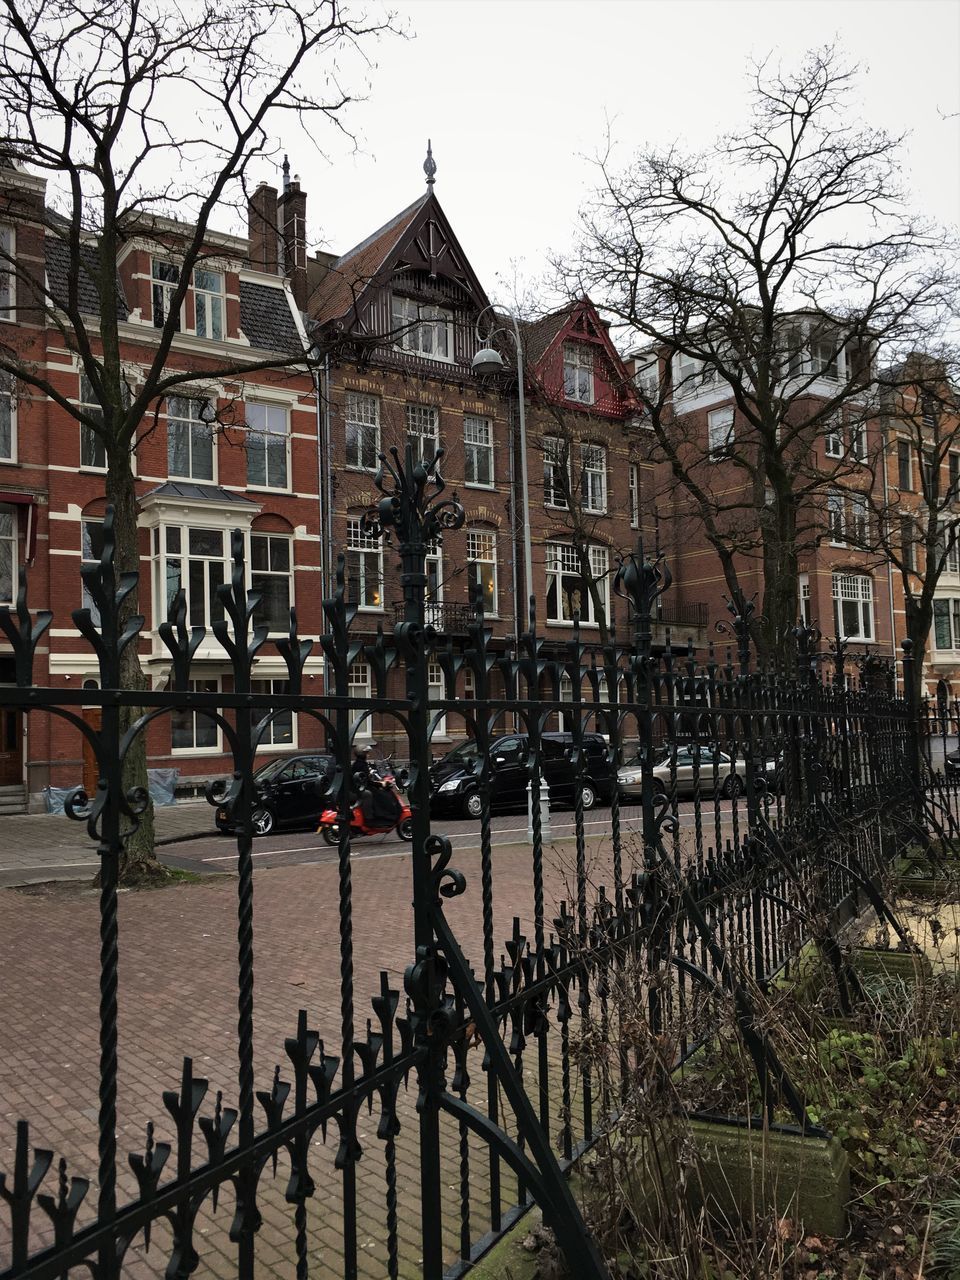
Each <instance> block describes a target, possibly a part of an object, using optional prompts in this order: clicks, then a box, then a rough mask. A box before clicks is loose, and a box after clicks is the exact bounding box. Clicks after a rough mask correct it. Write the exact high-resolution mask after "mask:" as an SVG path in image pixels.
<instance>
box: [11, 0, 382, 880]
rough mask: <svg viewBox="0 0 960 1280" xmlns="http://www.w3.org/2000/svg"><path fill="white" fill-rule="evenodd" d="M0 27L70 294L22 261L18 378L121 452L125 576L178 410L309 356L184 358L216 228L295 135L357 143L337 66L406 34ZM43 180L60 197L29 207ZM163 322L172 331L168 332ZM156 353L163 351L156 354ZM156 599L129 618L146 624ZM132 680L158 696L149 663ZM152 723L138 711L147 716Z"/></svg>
mask: <svg viewBox="0 0 960 1280" xmlns="http://www.w3.org/2000/svg"><path fill="white" fill-rule="evenodd" d="M2 15H3V16H2V25H0V115H2V119H3V124H2V134H0V176H2V177H3V178H4V180H5V181H4V184H3V185H4V186H5V187H6V188H7V194H6V195H5V196H4V197H3V204H2V207H0V213H2V216H3V219H4V220H5V221H7V222H13V223H14V224H15V225H19V226H22V227H23V228H24V229H27V228H29V227H37V226H39V227H42V230H43V234H44V235H45V237H46V238H47V240H48V241H54V242H55V243H56V245H57V247H58V250H59V259H60V261H61V263H62V271H61V272H59V273H57V274H56V276H55V278H54V277H53V276H52V275H51V276H48V274H47V273H46V272H45V270H44V264H43V263H42V262H36V261H32V260H31V259H30V258H29V257H27V256H26V255H25V254H16V255H15V256H14V257H11V256H10V255H9V254H8V255H7V259H6V261H5V262H4V263H2V264H0V265H2V266H3V268H4V269H5V270H6V271H7V272H10V273H13V274H14V275H15V276H16V289H17V317H18V319H19V320H21V321H22V322H24V323H22V324H20V325H18V326H16V327H11V326H5V327H4V332H3V335H2V339H0V374H3V375H5V376H6V377H7V378H8V379H9V380H12V382H13V383H14V384H15V385H16V386H17V387H18V388H19V389H21V390H23V391H25V392H29V393H32V394H37V393H39V394H40V395H42V396H44V397H46V398H47V399H48V400H50V401H52V402H53V403H55V404H56V405H58V406H59V408H60V409H61V410H63V411H64V412H66V413H67V414H69V415H70V416H71V417H73V418H74V419H75V420H76V421H77V422H78V423H80V424H81V425H82V427H83V428H85V429H86V430H87V431H88V432H90V433H92V434H93V435H94V436H95V437H96V438H97V439H98V440H99V441H100V442H101V443H102V446H103V451H104V454H105V461H106V496H107V498H108V500H109V501H110V502H111V503H112V504H113V507H114V509H115V527H116V531H117V557H116V561H117V568H118V569H119V570H120V571H121V572H124V571H129V570H135V569H138V568H139V564H138V554H137V509H136V495H135V487H134V477H133V469H132V465H131V463H132V457H133V453H134V451H135V449H136V446H137V443H138V440H139V439H141V438H142V436H143V434H144V432H145V431H149V430H150V429H151V427H152V426H153V424H154V423H155V422H156V417H157V414H158V413H159V409H160V404H161V401H162V399H163V398H164V397H165V396H167V395H169V394H171V393H174V392H177V391H182V390H184V389H188V388H189V387H190V386H191V384H194V385H196V382H197V379H198V378H199V377H200V376H201V367H202V378H203V379H204V380H216V379H221V378H225V379H232V380H234V381H235V382H237V381H238V380H242V379H243V378H244V377H245V376H251V375H255V374H257V373H260V372H262V371H263V370H266V369H278V368H280V369H282V368H284V367H291V368H292V367H300V368H303V367H304V366H305V364H306V362H307V359H308V356H307V353H306V351H304V350H302V349H301V350H294V351H289V352H287V353H284V354H282V355H276V354H272V353H271V354H269V355H264V354H261V353H257V355H256V357H255V356H254V355H253V353H251V357H250V358H244V357H243V355H242V353H237V352H236V351H233V350H231V351H230V352H224V353H223V354H222V356H216V355H214V356H211V354H210V352H209V351H207V352H205V353H204V358H203V360H202V365H201V362H200V361H199V360H198V362H197V364H196V365H193V364H192V362H191V358H190V356H189V355H188V354H185V353H183V352H182V351H179V350H178V351H177V353H176V354H177V358H176V360H175V361H173V362H171V361H170V356H171V352H172V350H173V347H174V340H175V338H176V335H177V332H178V329H179V317H180V310H181V306H182V304H183V302H184V298H185V296H186V293H187V290H188V288H189V286H190V284H191V281H192V279H193V273H194V270H195V268H197V267H198V266H202V265H203V263H204V262H205V261H206V260H207V259H208V258H209V256H210V254H211V252H215V250H212V249H211V239H212V235H211V233H212V232H213V230H214V228H213V219H214V217H215V216H216V215H217V213H218V211H220V210H222V209H223V207H224V206H225V205H228V204H229V203H231V202H236V203H237V204H239V203H240V202H241V201H243V202H244V203H245V196H246V186H247V176H248V174H249V173H250V172H251V170H252V168H253V167H254V166H255V165H256V164H257V163H259V162H261V161H262V160H263V159H264V158H266V157H269V156H272V155H274V154H275V152H276V150H277V146H276V141H275V138H274V136H273V134H272V132H271V131H272V129H273V128H274V127H275V126H276V125H277V123H279V122H280V121H283V120H286V121H287V122H288V123H289V125H291V126H292V125H294V124H297V125H299V126H302V127H303V128H304V130H305V131H306V132H307V133H308V134H310V132H311V130H313V129H314V128H315V126H316V125H318V124H321V123H322V124H327V125H331V126H333V127H335V128H341V129H342V128H343V127H344V126H343V124H342V112H343V110H344V108H345V107H346V106H347V104H348V103H349V101H350V97H349V95H348V93H347V92H346V91H345V90H343V89H341V88H340V86H339V85H338V82H337V59H338V58H339V57H341V56H342V54H343V53H344V51H345V50H347V49H349V48H351V47H352V46H354V45H358V44H363V43H364V42H365V41H366V40H367V38H369V37H375V36H376V34H377V32H379V31H382V30H384V29H385V27H386V25H387V24H386V23H384V22H368V21H367V20H366V19H364V18H360V19H358V20H353V19H352V18H351V17H350V16H349V15H348V14H347V12H346V11H345V10H343V9H342V8H341V6H340V5H339V3H338V0H307V2H306V3H301V0H271V3H270V4H263V3H253V4H248V5H244V6H241V7H236V6H231V5H226V6H224V5H218V4H215V3H213V2H212V0H200V3H198V4H191V5H187V6H169V5H164V4H162V3H157V2H153V3H142V2H141V0H105V2H104V0H97V2H96V3H94V0H75V2H74V3H71V4H70V5H69V6H63V5H60V4H57V3H54V0H4V3H3V8H2ZM29 172H33V173H39V174H40V175H42V176H43V177H45V178H46V179H47V180H48V182H49V185H50V188H51V193H52V197H53V198H52V200H51V201H48V202H47V203H46V204H45V203H44V202H43V201H42V200H37V199H36V198H34V199H30V198H29V190H28V188H29V183H28V182H25V181H24V179H25V176H26V175H27V174H28V173H29ZM138 237H146V238H148V239H149V240H150V241H151V242H152V243H157V242H159V243H161V244H163V245H165V246H166V247H167V248H168V249H169V251H170V253H171V255H172V256H173V255H175V260H176V264H177V268H178V270H177V272H176V279H175V280H172V281H171V284H172V288H170V290H169V297H168V298H167V300H166V301H167V305H166V308H165V314H164V316H163V318H162V322H160V323H155V327H154V328H153V329H152V330H151V331H150V337H151V340H152V345H150V347H149V351H148V354H146V355H145V357H144V358H143V359H142V360H141V361H140V362H139V367H138V369H137V370H136V376H135V377H132V376H131V375H130V371H129V369H128V368H127V367H126V365H125V361H124V351H123V337H122V333H121V318H120V314H119V312H118V307H117V290H118V284H117V281H118V269H119V266H120V262H121V258H122V255H123V253H124V251H125V249H126V248H127V247H128V246H129V245H130V242H131V241H133V240H134V239H136V238H138ZM155 321H156V318H155ZM37 324H40V325H46V326H52V327H55V329H56V330H57V331H58V333H59V336H60V338H61V339H62V340H63V342H64V344H65V346H66V348H67V349H68V350H69V351H70V352H71V353H73V354H74V356H75V358H76V360H77V363H78V365H79V368H80V371H81V373H82V374H83V375H84V376H85V378H86V379H87V382H88V383H89V386H90V388H91V392H92V406H91V405H88V406H78V405H77V404H75V403H74V402H73V401H71V400H70V399H69V398H67V397H66V396H65V395H64V393H63V390H62V388H61V387H60V386H58V385H57V384H56V382H55V381H53V380H52V379H51V378H50V377H49V376H48V374H47V369H46V363H45V358H44V357H43V356H42V355H38V348H37V347H36V346H35V341H36V332H35V326H36V325H37ZM143 346H144V349H146V347H147V344H146V342H144V344H143ZM138 611H139V606H138V593H137V592H134V593H133V594H132V595H131V596H130V597H128V599H127V601H126V603H125V605H124V619H125V618H127V617H130V616H132V615H135V614H137V613H138ZM121 678H122V683H123V686H124V687H125V688H128V689H142V688H144V687H145V677H144V674H143V671H142V669H141V665H140V662H139V658H138V656H137V653H136V647H135V646H133V645H131V646H128V647H127V649H126V650H125V653H124V658H123V671H122V677H121ZM135 715H136V709H134V710H132V711H131V712H130V715H129V718H130V719H132V718H133V717H134V716H135ZM144 750H145V749H144V748H143V747H142V746H141V750H140V753H139V755H136V754H135V755H132V756H131V757H130V760H129V764H128V777H127V779H126V780H127V782H128V784H129V785H133V784H135V783H137V784H141V785H142V784H143V783H144V782H145V769H146V760H145V754H144ZM122 874H123V876H124V878H125V879H127V880H128V881H129V880H130V879H133V878H137V877H143V876H145V875H158V874H161V873H160V869H159V867H158V864H157V863H156V861H155V858H154V853H153V825H152V820H150V821H145V822H144V823H143V824H142V826H141V828H140V831H139V833H138V835H137V836H136V837H135V838H134V839H132V840H131V843H130V844H129V846H128V848H127V850H126V854H125V864H124V866H123V868H122Z"/></svg>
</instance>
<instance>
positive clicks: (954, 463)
mask: <svg viewBox="0 0 960 1280" xmlns="http://www.w3.org/2000/svg"><path fill="white" fill-rule="evenodd" d="M947 499H948V500H949V501H950V502H960V453H957V452H956V450H955V449H951V450H950V452H949V453H948V454H947Z"/></svg>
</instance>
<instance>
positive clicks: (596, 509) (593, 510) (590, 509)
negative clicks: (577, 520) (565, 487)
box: [581, 507, 610, 516]
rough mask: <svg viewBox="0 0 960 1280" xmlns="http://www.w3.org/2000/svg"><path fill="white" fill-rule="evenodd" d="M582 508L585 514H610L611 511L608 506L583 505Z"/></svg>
mask: <svg viewBox="0 0 960 1280" xmlns="http://www.w3.org/2000/svg"><path fill="white" fill-rule="evenodd" d="M581 510H582V511H583V514H584V515H585V516H608V515H609V514H610V512H609V511H608V510H607V508H606V507H603V508H602V509H601V508H599V507H582V508H581Z"/></svg>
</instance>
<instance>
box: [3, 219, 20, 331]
mask: <svg viewBox="0 0 960 1280" xmlns="http://www.w3.org/2000/svg"><path fill="white" fill-rule="evenodd" d="M16 260H17V229H16V227H14V226H13V225H12V224H11V223H9V222H0V320H6V321H8V322H10V323H13V322H15V321H16V318H17V272H16V265H15V264H16Z"/></svg>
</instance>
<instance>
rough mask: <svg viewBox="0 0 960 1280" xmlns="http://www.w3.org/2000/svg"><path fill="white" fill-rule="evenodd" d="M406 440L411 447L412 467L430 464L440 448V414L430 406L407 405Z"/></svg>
mask: <svg viewBox="0 0 960 1280" xmlns="http://www.w3.org/2000/svg"><path fill="white" fill-rule="evenodd" d="M406 414H407V439H408V440H409V441H410V444H411V445H412V447H413V461H414V465H416V464H417V463H418V462H423V463H427V462H432V461H433V459H434V458H435V457H436V456H437V449H438V448H439V447H440V413H439V411H438V410H437V409H435V408H434V407H433V406H432V405H428V404H408V405H407V407H406Z"/></svg>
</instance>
